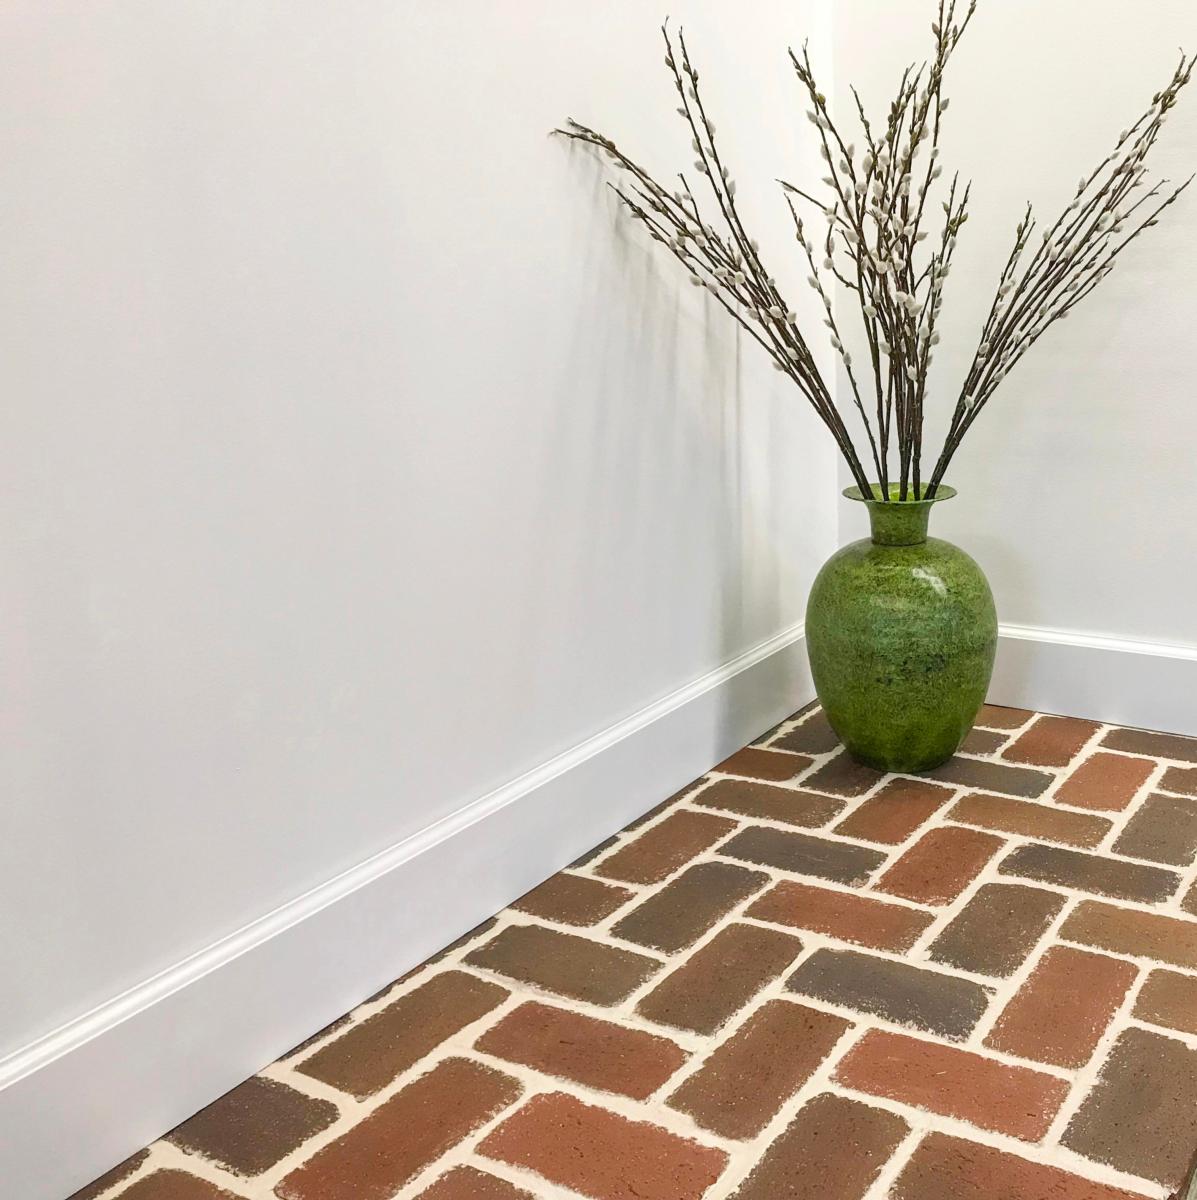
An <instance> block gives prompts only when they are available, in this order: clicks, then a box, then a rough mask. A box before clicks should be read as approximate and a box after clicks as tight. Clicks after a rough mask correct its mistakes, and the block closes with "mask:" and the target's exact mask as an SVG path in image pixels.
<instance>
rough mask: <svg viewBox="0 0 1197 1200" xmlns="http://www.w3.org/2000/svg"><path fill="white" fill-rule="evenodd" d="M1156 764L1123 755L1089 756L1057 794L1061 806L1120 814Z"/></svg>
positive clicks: (1099, 753)
mask: <svg viewBox="0 0 1197 1200" xmlns="http://www.w3.org/2000/svg"><path fill="white" fill-rule="evenodd" d="M1154 770H1155V763H1153V762H1147V761H1145V760H1144V759H1141V758H1127V756H1126V755H1125V754H1106V753H1104V752H1098V753H1097V754H1091V755H1090V756H1089V757H1088V758H1087V759H1085V761H1084V762H1083V763H1081V765H1080V766H1079V767H1077V769H1076V770H1075V771H1073V772H1072V774H1071V775H1069V776H1068V778H1067V779H1065V780H1064V782H1063V783H1062V784H1060V786H1059V788H1058V789H1057V790H1056V799H1057V800H1058V801H1059V802H1060V803H1061V804H1071V805H1072V806H1073V807H1074V808H1091V809H1095V810H1096V811H1099V812H1121V811H1122V810H1123V809H1124V808H1126V806H1127V805H1128V804H1129V803H1130V802H1131V801H1132V800H1133V799H1134V798H1135V793H1136V792H1137V791H1138V790H1139V789H1140V788H1141V787H1142V786H1143V785H1144V784H1145V783H1146V782H1147V777H1148V776H1149V775H1150V774H1151V773H1152V771H1154Z"/></svg>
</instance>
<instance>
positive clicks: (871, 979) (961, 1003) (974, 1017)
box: [786, 950, 989, 1040]
mask: <svg viewBox="0 0 1197 1200" xmlns="http://www.w3.org/2000/svg"><path fill="white" fill-rule="evenodd" d="M786 986H787V987H788V988H789V989H790V990H791V991H794V992H799V993H800V994H802V995H804V996H812V997H814V999H816V1000H823V1001H826V1002H827V1003H828V1004H838V1005H840V1006H841V1007H843V1008H852V1009H855V1010H857V1011H858V1012H867V1013H873V1014H874V1015H876V1016H879V1017H884V1018H885V1020H887V1021H892V1022H893V1023H894V1024H895V1025H905V1026H909V1027H912V1028H915V1029H922V1030H924V1031H925V1032H927V1033H937V1034H939V1035H940V1036H941V1037H946V1038H952V1039H954V1040H959V1039H963V1038H966V1037H967V1036H968V1035H969V1033H971V1032H972V1029H973V1026H974V1025H976V1023H977V1022H978V1021H979V1020H980V1019H981V1016H982V1014H983V1013H984V1012H985V1009H986V1008H987V1007H988V1005H989V991H988V989H986V988H984V987H982V986H981V985H980V984H979V983H974V982H972V980H969V979H958V978H956V977H955V976H952V975H942V974H939V973H938V972H935V971H925V970H923V969H922V968H921V967H915V966H911V965H910V964H909V963H904V962H894V961H892V960H891V959H888V958H876V957H875V956H873V955H871V954H859V953H857V952H856V951H854V950H816V951H815V953H814V954H812V955H811V956H810V958H808V959H807V960H806V961H805V962H804V963H803V964H802V965H801V966H800V967H799V968H798V970H797V971H795V972H794V974H793V975H791V976H790V978H789V980H788V981H787V983H786Z"/></svg>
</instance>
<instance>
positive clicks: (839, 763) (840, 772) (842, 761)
mask: <svg viewBox="0 0 1197 1200" xmlns="http://www.w3.org/2000/svg"><path fill="white" fill-rule="evenodd" d="M884 778H885V776H884V775H883V774H882V772H880V771H874V770H873V768H872V767H866V766H865V765H864V763H858V762H857V761H856V760H855V759H854V758H853V757H852V756H851V755H850V754H848V752H847V751H846V750H845V751H842V752H841V753H839V754H837V755H836V756H835V757H834V758H832V759H829V760H828V761H827V762H825V763H824V764H823V765H822V766H821V767H820V768H819V769H818V770H817V771H815V773H814V774H813V775H808V776H807V777H806V778H805V779H804V780H803V781H802V782H803V783H805V784H806V786H807V787H810V788H814V790H815V791H816V792H830V793H831V794H832V795H834V796H863V795H864V794H865V792H867V791H868V790H869V788H871V787H872V786H873V785H874V784H876V783H877V782H878V781H879V780H881V779H884Z"/></svg>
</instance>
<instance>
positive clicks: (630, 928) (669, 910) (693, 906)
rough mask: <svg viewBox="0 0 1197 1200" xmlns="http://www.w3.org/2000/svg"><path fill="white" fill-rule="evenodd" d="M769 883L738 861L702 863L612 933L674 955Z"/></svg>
mask: <svg viewBox="0 0 1197 1200" xmlns="http://www.w3.org/2000/svg"><path fill="white" fill-rule="evenodd" d="M768 882H769V876H768V875H765V874H762V873H761V872H760V871H749V870H748V869H747V868H745V867H737V866H734V865H733V864H732V863H715V862H704V863H696V864H695V865H694V866H692V867H687V868H686V870H685V871H683V872H682V873H681V874H680V875H679V876H677V878H676V879H673V880H671V881H670V883H668V884H667V885H666V886H665V887H664V888H663V889H662V890H661V891H659V892H657V893H655V894H654V895H652V896H650V897H649V898H648V899H647V900H645V901H644V902H643V903H641V904H638V905H637V906H636V907H635V908H633V909H632V910H631V912H629V913H627V914H626V915H625V916H623V917H621V918H620V919H619V920H618V921H617V922H616V923H615V924H614V925H613V926H611V932H612V933H613V934H614V935H615V936H616V937H619V938H623V939H624V940H625V941H629V942H637V943H638V944H639V945H641V946H650V947H652V948H653V949H654V950H662V951H665V952H666V953H670V954H671V953H674V952H675V951H677V950H681V949H683V948H684V947H686V946H689V945H690V944H691V943H692V942H695V941H697V940H698V939H699V938H700V937H702V935H703V934H704V933H706V932H707V930H709V929H711V928H712V927H713V926H715V925H716V924H718V922H719V920H720V918H721V917H723V916H724V915H725V914H726V913H728V912H730V911H731V910H732V909H733V908H735V906H736V905H737V904H739V903H741V902H742V901H744V900H747V899H748V897H749V896H753V895H755V894H756V893H757V892H759V891H760V890H761V889H762V888H763V887H765V885H766V884H767V883H768Z"/></svg>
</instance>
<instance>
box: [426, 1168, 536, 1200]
mask: <svg viewBox="0 0 1197 1200" xmlns="http://www.w3.org/2000/svg"><path fill="white" fill-rule="evenodd" d="M417 1200H536V1197H535V1196H534V1195H533V1194H532V1193H531V1192H526V1191H524V1189H523V1188H517V1187H513V1186H512V1185H511V1184H510V1183H508V1182H507V1181H506V1180H503V1179H496V1178H495V1177H494V1176H493V1175H487V1174H486V1173H485V1172H484V1171H476V1170H475V1169H474V1168H473V1167H458V1168H457V1169H456V1170H454V1171H450V1172H448V1174H445V1175H442V1176H441V1177H440V1179H438V1180H437V1181H436V1182H435V1183H434V1184H433V1185H432V1186H431V1187H430V1188H427V1189H426V1190H425V1191H422V1192H421V1193H420V1195H419V1196H418V1197H417Z"/></svg>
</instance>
